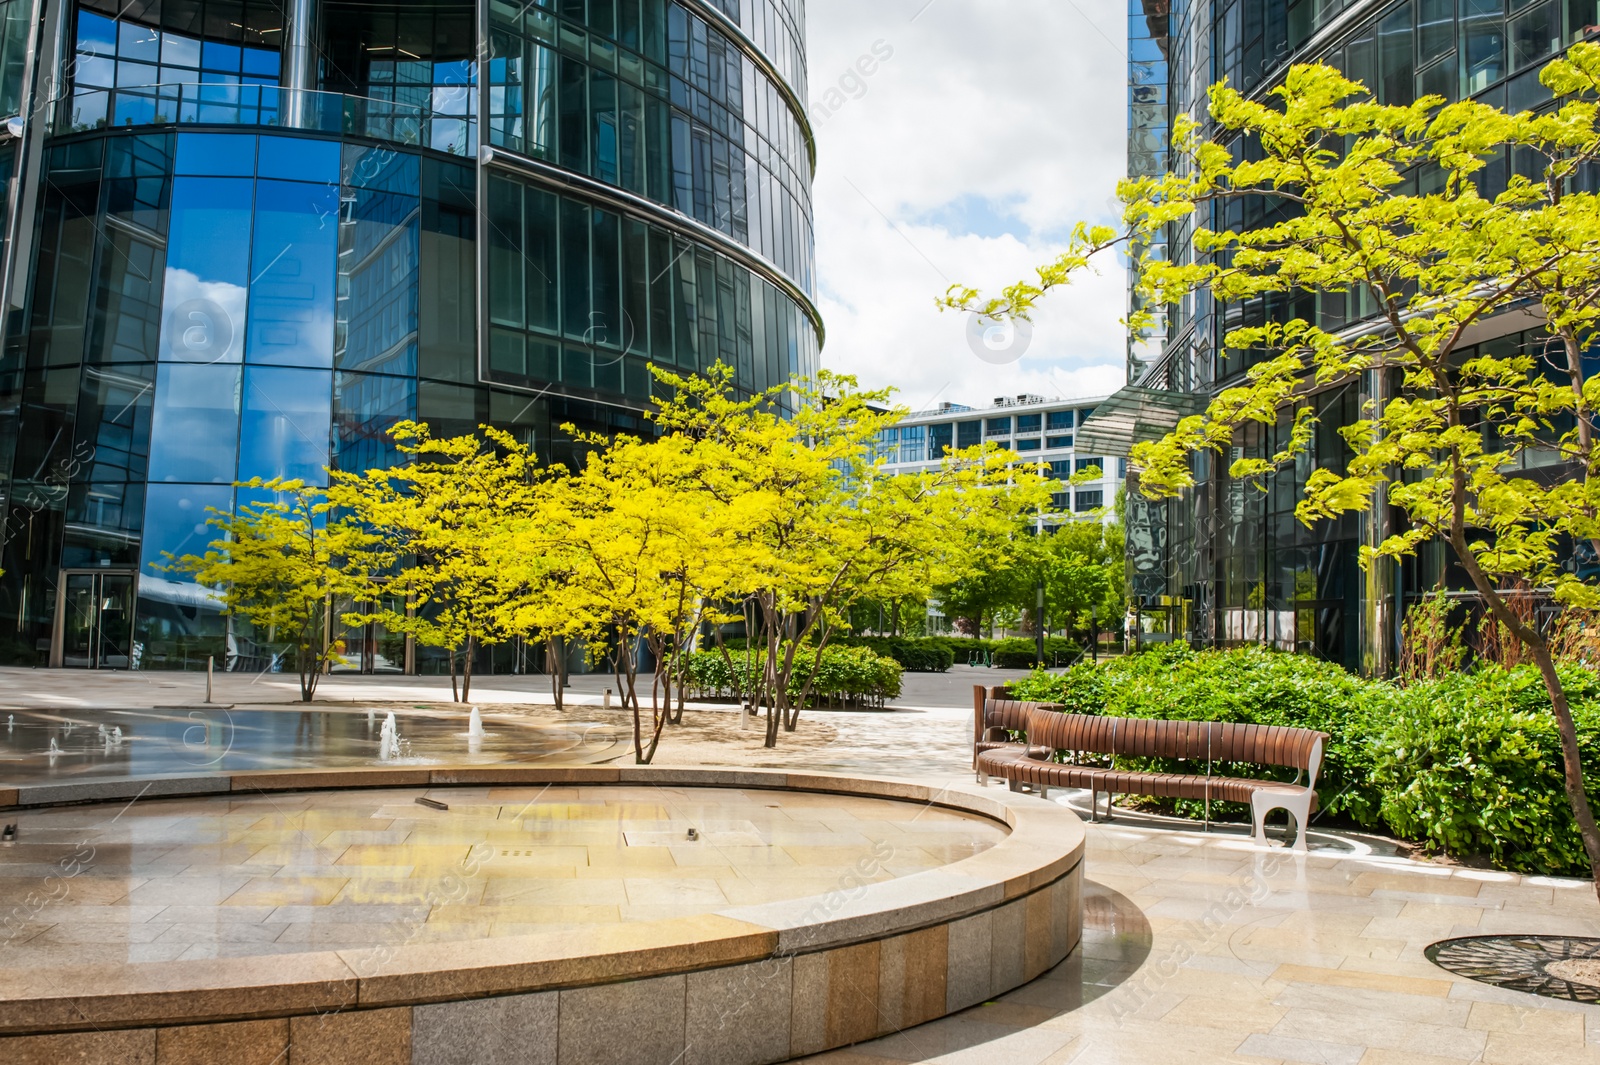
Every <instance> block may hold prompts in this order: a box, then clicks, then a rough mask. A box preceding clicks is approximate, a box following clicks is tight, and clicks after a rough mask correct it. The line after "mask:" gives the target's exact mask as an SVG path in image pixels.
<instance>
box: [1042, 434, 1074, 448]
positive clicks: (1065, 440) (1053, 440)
mask: <svg viewBox="0 0 1600 1065" xmlns="http://www.w3.org/2000/svg"><path fill="white" fill-rule="evenodd" d="M1044 446H1045V447H1047V448H1051V449H1055V448H1061V447H1071V446H1072V437H1070V436H1050V437H1046V438H1045V441H1044Z"/></svg>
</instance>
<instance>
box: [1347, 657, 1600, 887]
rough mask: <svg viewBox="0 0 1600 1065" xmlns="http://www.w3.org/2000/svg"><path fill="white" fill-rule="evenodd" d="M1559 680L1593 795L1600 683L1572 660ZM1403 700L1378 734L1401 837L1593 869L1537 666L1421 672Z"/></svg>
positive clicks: (1558, 867)
mask: <svg viewBox="0 0 1600 1065" xmlns="http://www.w3.org/2000/svg"><path fill="white" fill-rule="evenodd" d="M1561 681H1562V686H1563V687H1565V688H1566V691H1567V698H1568V700H1569V702H1570V703H1571V704H1572V716H1573V719H1574V721H1575V723H1576V724H1577V727H1578V743H1579V747H1580V748H1581V751H1582V759H1583V769H1584V774H1585V777H1586V779H1587V780H1589V781H1590V789H1589V801H1590V802H1595V801H1597V800H1600V790H1597V789H1596V788H1595V787H1594V782H1595V781H1596V780H1597V779H1600V778H1597V776H1596V774H1597V773H1600V682H1597V680H1596V677H1595V675H1594V673H1592V672H1590V671H1588V670H1584V669H1579V668H1575V667H1567V668H1564V669H1563V670H1562V676H1561ZM1396 709H1397V710H1398V712H1397V713H1394V714H1393V715H1392V716H1391V717H1389V719H1388V720H1387V723H1386V725H1385V727H1384V728H1383V729H1382V731H1381V732H1380V733H1378V734H1377V735H1376V736H1375V737H1374V740H1373V747H1374V754H1375V757H1374V764H1373V770H1372V772H1373V782H1374V784H1375V785H1376V786H1377V788H1378V789H1379V790H1380V791H1381V792H1382V796H1383V798H1382V813H1383V819H1384V820H1385V821H1386V822H1388V824H1389V825H1390V827H1391V828H1393V830H1394V831H1395V833H1396V834H1398V835H1400V836H1403V837H1406V838H1409V839H1419V840H1424V841H1426V842H1427V843H1428V844H1429V845H1430V846H1432V847H1433V848H1435V849H1437V850H1441V851H1443V852H1445V853H1447V854H1453V855H1459V856H1477V855H1482V856H1484V857H1487V858H1488V859H1489V860H1490V861H1492V862H1493V863H1494V864H1495V865H1496V866H1499V867H1501V868H1504V869H1514V870H1516V871H1518V872H1531V873H1544V874H1568V875H1573V876H1586V875H1588V871H1589V863H1588V859H1587V858H1586V857H1585V855H1584V851H1583V842H1582V840H1581V839H1580V838H1579V836H1578V828H1577V823H1576V822H1575V821H1574V820H1573V816H1572V807H1571V804H1570V803H1568V801H1567V795H1566V790H1565V775H1564V773H1563V771H1562V756H1561V738H1560V735H1559V734H1558V732H1557V731H1556V722H1555V717H1554V715H1553V714H1552V713H1551V710H1550V700H1549V698H1548V697H1547V696H1546V694H1545V690H1544V684H1543V681H1542V680H1541V679H1540V677H1539V672H1538V670H1537V669H1535V668H1534V667H1532V666H1521V667H1518V668H1515V669H1510V670H1506V669H1502V668H1500V667H1498V666H1489V667H1485V668H1481V669H1479V670H1477V671H1475V672H1473V673H1454V674H1447V675H1444V676H1441V677H1439V678H1437V679H1434V680H1424V681H1419V682H1417V683H1415V684H1412V685H1411V686H1409V687H1407V688H1406V689H1404V691H1403V693H1402V695H1401V698H1400V699H1399V701H1398V706H1397V707H1396Z"/></svg>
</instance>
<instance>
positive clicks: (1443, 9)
mask: <svg viewBox="0 0 1600 1065" xmlns="http://www.w3.org/2000/svg"><path fill="white" fill-rule="evenodd" d="M1455 43H1456V0H1418V2H1417V61H1418V62H1419V63H1420V64H1421V65H1423V66H1427V65H1428V64H1429V63H1431V62H1432V61H1433V60H1435V59H1438V58H1439V57H1440V56H1442V55H1444V54H1445V53H1446V52H1448V51H1450V49H1451V48H1453V47H1455Z"/></svg>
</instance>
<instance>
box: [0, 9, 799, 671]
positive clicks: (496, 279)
mask: <svg viewBox="0 0 1600 1065" xmlns="http://www.w3.org/2000/svg"><path fill="white" fill-rule="evenodd" d="M0 7H3V8H4V10H5V12H6V19H5V22H4V28H3V32H0V118H3V119H6V121H5V122H4V126H5V132H4V133H3V134H0V179H3V180H4V186H3V188H4V196H5V202H4V215H3V217H4V220H5V229H4V233H3V235H0V239H3V241H4V246H3V248H0V263H3V272H0V299H3V300H4V306H5V310H6V315H5V319H4V322H5V332H4V348H3V361H0V492H3V495H4V502H5V514H6V521H5V529H4V554H3V561H0V566H3V569H4V575H3V576H0V648H3V656H0V660H4V661H8V662H14V663H32V664H39V665H55V666H88V667H98V668H139V669H160V668H184V667H186V666H187V667H190V668H192V667H194V666H195V664H196V663H197V662H203V661H204V656H205V655H207V654H215V655H217V656H218V658H219V662H220V661H221V660H222V656H224V655H228V656H232V659H231V660H238V661H242V660H244V658H246V657H248V656H247V655H245V654H244V652H243V651H242V650H241V649H240V647H239V646H238V645H237V640H238V638H239V634H238V633H233V632H230V631H225V630H226V624H225V622H224V621H223V620H222V619H220V618H218V617H217V615H216V612H215V604H214V602H212V601H211V600H210V599H209V598H208V597H207V596H206V595H205V593H204V592H203V590H202V589H199V588H197V587H196V586H195V585H193V584H192V583H187V582H186V580H185V579H183V578H181V577H179V576H177V575H174V574H172V573H170V572H168V571H166V570H165V569H163V564H164V561H165V560H166V559H167V557H168V556H169V554H172V553H183V552H189V551H196V550H199V549H202V548H203V547H204V545H205V543H206V542H207V541H208V540H210V539H211V538H212V535H213V534H212V532H211V530H209V529H207V527H206V526H205V521H206V518H207V514H208V511H209V510H211V509H218V510H227V509H228V508H229V507H231V506H233V505H234V504H235V502H236V501H237V500H239V499H240V498H241V497H244V496H246V495H247V494H248V493H247V490H243V489H236V488H235V487H234V484H235V482H239V481H247V480H249V479H251V478H254V477H262V478H273V477H296V478H301V479H304V480H306V481H309V482H313V483H316V482H325V480H326V476H327V474H326V472H325V470H326V468H328V467H332V468H334V469H348V470H365V469H371V468H381V467H384V466H386V465H388V464H392V463H394V462H396V461H397V459H398V456H397V455H396V453H395V451H394V449H393V447H392V445H391V444H390V442H389V441H388V439H387V437H386V435H385V433H386V430H387V429H388V427H389V426H390V425H392V424H393V423H394V422H396V421H398V420H401V419H420V420H422V421H425V422H427V423H429V425H430V426H432V428H433V431H434V432H435V434H452V435H453V434H458V433H464V432H470V431H473V430H474V429H475V428H476V427H477V426H478V425H480V424H483V423H489V424H494V425H496V426H500V427H503V428H506V429H508V430H511V431H513V432H515V433H516V434H518V435H519V436H520V437H521V438H522V439H524V440H525V441H527V442H528V443H530V444H531V445H532V446H533V447H534V448H535V449H536V450H537V451H538V452H539V453H540V454H541V455H542V456H546V457H549V458H551V459H554V460H558V461H570V460H572V459H573V458H574V454H573V448H572V446H571V444H570V441H569V440H568V439H567V436H566V434H565V433H564V432H563V430H562V428H561V427H562V426H563V425H565V424H574V425H576V426H579V427H581V428H582V429H585V430H598V431H604V432H612V431H635V432H637V431H641V430H642V429H643V428H644V425H645V423H644V422H643V420H642V418H641V412H642V411H643V410H644V409H645V408H646V407H647V405H648V401H649V397H650V395H651V391H652V387H653V381H652V377H651V374H650V367H651V366H652V365H655V366H661V367H667V368H670V369H673V370H675V371H679V372H682V371H697V370H703V369H705V368H707V367H709V366H711V365H712V364H714V363H716V362H718V361H721V362H724V363H726V364H728V365H730V366H732V367H733V368H734V370H735V373H736V381H737V384H738V386H739V387H740V388H741V389H743V390H745V391H756V390H760V389H763V388H766V387H767V386H768V385H771V384H776V383H778V382H781V381H783V380H785V379H787V378H788V377H790V376H791V375H793V374H797V373H798V374H807V373H811V372H814V371H815V369H816V366H817V359H818V351H819V348H820V344H821V322H820V319H819V317H818V314H817V311H816V306H815V303H814V298H813V285H814V277H813V265H812V263H813V253H812V230H811V180H812V173H813V167H814V162H815V160H814V147H813V141H812V138H811V134H810V127H809V124H808V121H807V118H806V114H805V110H804V107H803V106H802V103H801V102H802V101H803V100H804V99H805V94H806V84H805V51H804V5H803V0H477V2H476V3H474V0H375V2H374V0H363V2H361V3H354V2H351V0H287V3H285V4H277V3H273V4H267V3H260V2H256V0H133V2H131V3H128V2H122V0H117V2H113V0H5V2H4V3H3V4H0ZM387 661H389V663H390V664H391V665H394V666H395V667H396V668H399V666H398V662H397V661H396V658H395V656H394V655H390V656H388V659H387ZM406 661H407V662H409V663H411V665H412V666H413V667H414V666H415V662H414V661H412V657H411V656H410V655H409V654H408V655H407V656H406Z"/></svg>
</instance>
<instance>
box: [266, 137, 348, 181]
mask: <svg viewBox="0 0 1600 1065" xmlns="http://www.w3.org/2000/svg"><path fill="white" fill-rule="evenodd" d="M256 173H257V175H259V176H260V177H264V178H284V179H287V180H289V181H328V182H333V183H335V184H337V183H338V181H339V142H338V141H325V140H315V139H313V138H310V137H262V138H261V162H260V164H259V166H258V167H257V170H256Z"/></svg>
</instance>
